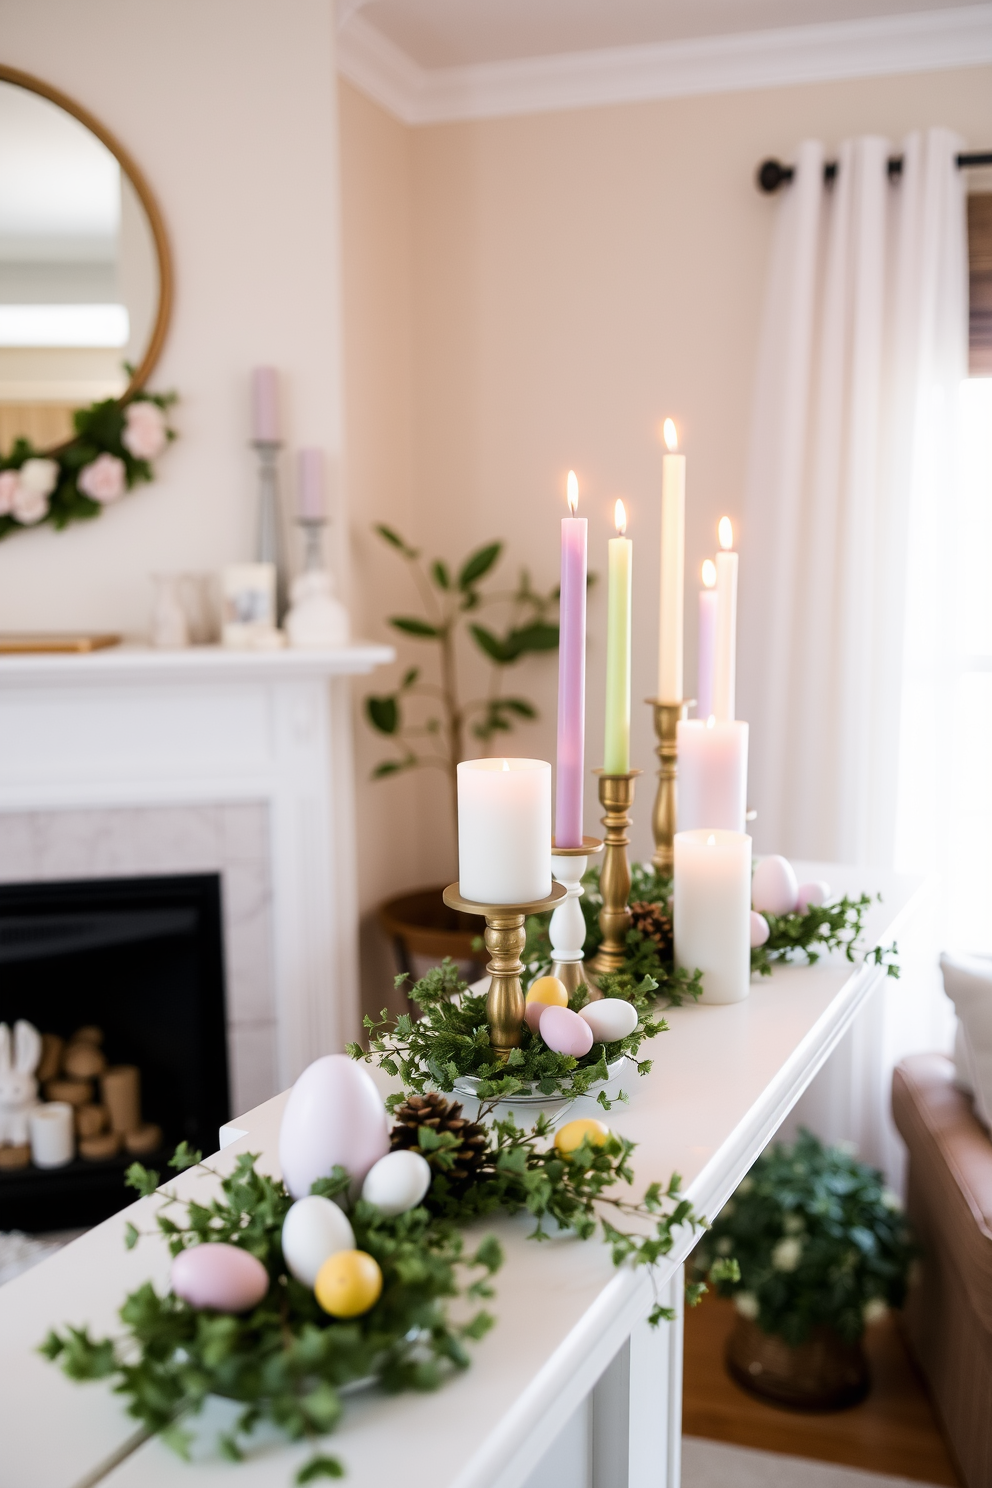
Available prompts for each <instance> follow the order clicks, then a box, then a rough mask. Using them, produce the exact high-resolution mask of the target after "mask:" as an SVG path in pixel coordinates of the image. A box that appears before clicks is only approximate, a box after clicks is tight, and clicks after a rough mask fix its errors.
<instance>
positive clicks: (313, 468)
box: [296, 449, 325, 522]
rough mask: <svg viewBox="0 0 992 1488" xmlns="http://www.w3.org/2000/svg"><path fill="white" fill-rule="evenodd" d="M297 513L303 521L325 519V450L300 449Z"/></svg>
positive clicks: (321, 520) (320, 520)
mask: <svg viewBox="0 0 992 1488" xmlns="http://www.w3.org/2000/svg"><path fill="white" fill-rule="evenodd" d="M296 514H297V516H298V517H299V519H300V521H301V522H323V520H324V516H325V512H324V452H323V450H319V449H302V450H300V482H299V487H298V490H297V509H296Z"/></svg>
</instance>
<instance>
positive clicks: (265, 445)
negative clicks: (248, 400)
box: [252, 439, 288, 624]
mask: <svg viewBox="0 0 992 1488" xmlns="http://www.w3.org/2000/svg"><path fill="white" fill-rule="evenodd" d="M252 444H253V447H254V449H255V451H256V453H257V455H258V561H259V563H271V564H272V565H273V567H274V568H275V571H276V623H277V624H281V623H282V619H283V616H284V615H285V613H286V605H287V587H288V585H287V572H286V545H285V543H284V542H283V535H282V514H281V512H280V508H279V470H278V461H279V451H280V450H281V449H282V444H281V442H280V441H279V440H277V439H255V440H253V441H252Z"/></svg>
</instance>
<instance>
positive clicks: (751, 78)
mask: <svg viewBox="0 0 992 1488" xmlns="http://www.w3.org/2000/svg"><path fill="white" fill-rule="evenodd" d="M337 7H338V68H339V70H340V71H341V73H342V74H343V75H344V76H345V77H347V78H348V79H349V80H350V81H351V82H352V83H354V84H356V85H357V86H358V87H359V88H361V89H363V91H365V92H366V93H368V94H369V95H370V96H371V97H372V98H374V99H375V100H376V101H377V102H378V103H380V104H382V106H383V107H384V108H387V109H389V110H390V111H391V112H392V113H394V114H395V115H396V116H397V117H398V118H400V119H403V120H404V121H405V122H406V123H409V124H429V123H434V122H441V121H445V120H452V119H469V118H476V119H481V118H495V117H499V116H501V115H509V114H521V113H534V112H543V111H546V110H549V109H564V108H587V107H590V106H595V105H601V104H609V103H627V102H632V101H634V100H637V99H649V98H673V97H682V96H686V95H688V94H699V93H725V92H732V91H735V90H738V89H746V88H770V87H783V86H789V85H794V84H801V83H810V82H815V81H827V80H830V79H838V78H853V77H874V76H880V75H883V74H886V73H889V74H891V73H907V72H927V71H933V70H934V69H939V68H953V67H969V66H980V65H983V64H986V63H992V3H990V0H979V3H973V4H967V3H965V4H962V3H961V0H337Z"/></svg>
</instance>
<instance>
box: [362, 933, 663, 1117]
mask: <svg viewBox="0 0 992 1488" xmlns="http://www.w3.org/2000/svg"><path fill="white" fill-rule="evenodd" d="M405 981H406V978H405V977H404V976H401V977H397V979H396V983H397V986H402V985H403V983H404V982H405ZM656 985H657V984H656V983H655V982H654V981H653V980H652V979H651V977H643V978H642V979H641V980H640V981H635V980H634V978H633V977H632V976H629V975H627V974H616V975H613V976H608V977H604V978H602V980H601V983H600V990H601V991H602V992H603V995H604V996H605V997H620V998H623V999H624V1000H625V1001H627V1002H630V1003H633V1005H634V1007H635V1008H636V1009H637V1015H638V1021H637V1027H636V1028H635V1029H634V1031H633V1033H631V1034H629V1035H628V1037H627V1038H624V1039H619V1040H618V1041H617V1042H616V1043H612V1044H593V1046H592V1048H591V1049H590V1051H589V1053H588V1054H586V1055H584V1056H583V1057H582V1058H581V1059H575V1058H573V1057H572V1056H571V1055H567V1054H556V1053H555V1052H554V1051H553V1050H552V1049H549V1048H548V1047H547V1045H546V1044H545V1043H544V1042H543V1041H542V1040H541V1038H540V1037H539V1036H538V1035H536V1034H533V1033H531V1031H530V1029H529V1028H527V1027H526V1025H525V1026H524V1027H523V1028H522V1030H521V1041H520V1047H519V1048H518V1049H513V1050H511V1052H510V1056H509V1059H508V1060H507V1061H506V1063H505V1064H503V1063H500V1061H499V1060H497V1059H495V1058H494V1056H493V1051H492V1046H491V1044H490V1042H489V1024H488V1021H487V1019H486V998H485V995H484V994H483V995H479V994H476V993H473V992H470V991H469V990H468V987H467V986H466V984H465V982H463V981H461V980H460V979H459V976H458V971H457V969H456V967H455V965H454V963H453V962H452V961H450V960H445V961H444V963H443V964H442V965H441V966H435V967H432V969H431V970H430V971H429V972H428V973H427V975H426V976H425V977H422V978H421V980H420V981H419V982H417V983H416V985H415V986H414V987H413V988H412V989H411V990H410V993H409V996H410V1001H411V1002H413V1003H415V1004H416V1006H417V1007H418V1008H419V1009H420V1012H421V1016H420V1017H419V1018H414V1017H413V1016H412V1015H411V1014H409V1013H401V1014H400V1015H399V1017H398V1018H396V1019H393V1018H391V1017H390V1016H389V1014H388V1012H387V1011H386V1009H385V1008H384V1009H383V1010H382V1012H381V1014H380V1015H379V1017H378V1018H371V1017H366V1018H365V1019H364V1026H365V1028H366V1029H367V1030H368V1033H369V1049H368V1050H365V1049H364V1048H362V1046H361V1044H348V1045H347V1052H348V1053H349V1054H350V1055H351V1057H352V1058H353V1059H360V1060H366V1061H372V1060H373V1058H374V1061H375V1063H376V1064H378V1066H379V1068H380V1069H383V1070H385V1071H386V1073H387V1074H389V1075H393V1076H399V1078H400V1079H401V1080H402V1082H403V1085H404V1086H405V1087H406V1088H407V1089H408V1090H415V1091H417V1092H419V1093H421V1094H422V1093H423V1092H424V1091H425V1090H427V1089H428V1088H431V1087H433V1088H436V1089H438V1090H443V1091H445V1092H448V1091H451V1090H453V1089H454V1087H455V1081H456V1080H457V1079H458V1078H459V1077H460V1076H471V1077H473V1078H474V1079H477V1080H478V1081H479V1082H480V1083H479V1087H478V1091H477V1095H478V1098H479V1100H480V1101H483V1102H487V1101H497V1100H500V1099H503V1100H505V1099H508V1098H510V1097H512V1096H514V1095H516V1094H517V1093H518V1092H519V1091H521V1090H525V1089H528V1088H529V1087H533V1088H535V1089H536V1090H537V1091H538V1092H539V1093H540V1094H541V1095H546V1096H548V1097H552V1096H576V1095H584V1094H585V1093H586V1091H587V1090H589V1088H590V1086H592V1085H594V1084H596V1083H597V1082H598V1081H603V1080H606V1079H608V1077H609V1075H608V1070H607V1065H609V1064H611V1063H612V1062H613V1061H614V1060H615V1059H619V1058H620V1056H621V1055H624V1054H625V1055H627V1057H628V1058H629V1059H631V1060H632V1061H633V1062H634V1064H635V1065H636V1066H637V1073H638V1074H639V1075H646V1074H647V1073H648V1071H649V1070H650V1069H651V1061H650V1060H649V1059H639V1058H638V1053H639V1051H640V1047H641V1044H642V1043H643V1042H644V1041H645V1039H650V1038H654V1037H655V1035H656V1034H659V1033H664V1032H666V1031H667V1028H668V1024H667V1023H665V1022H664V1020H661V1021H656V1020H655V1018H654V1017H653V1014H652V1009H653V1006H654V993H655V990H656ZM588 1000H589V998H588V994H587V992H586V989H585V987H584V986H582V987H580V988H579V990H578V992H577V993H576V994H575V995H574V996H573V997H572V998H570V1000H569V1007H570V1008H572V1009H573V1011H575V1012H577V1011H578V1010H579V1009H580V1008H582V1007H584V1006H585V1005H586V1003H587V1002H588ZM621 1098H622V1099H626V1096H622V1097H621ZM400 1099H401V1097H399V1096H397V1097H393V1102H394V1104H395V1103H396V1102H398V1101H399V1100H400ZM597 1099H598V1101H599V1103H600V1105H601V1106H602V1107H603V1108H604V1110H607V1111H608V1110H609V1109H610V1107H611V1105H612V1102H611V1101H610V1100H609V1099H608V1098H607V1096H606V1092H605V1091H604V1090H601V1091H600V1092H599V1095H598V1097H597Z"/></svg>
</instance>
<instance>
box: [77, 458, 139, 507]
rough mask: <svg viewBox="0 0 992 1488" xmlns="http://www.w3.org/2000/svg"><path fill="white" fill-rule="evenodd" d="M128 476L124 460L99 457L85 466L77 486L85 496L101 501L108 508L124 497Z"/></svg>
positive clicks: (80, 473)
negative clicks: (109, 504) (110, 504)
mask: <svg viewBox="0 0 992 1488" xmlns="http://www.w3.org/2000/svg"><path fill="white" fill-rule="evenodd" d="M126 476H127V471H126V470H125V467H124V461H123V460H119V459H118V458H117V456H116V455H107V454H103V455H97V457H96V459H95V460H94V461H92V463H91V464H89V465H84V466H83V468H82V470H81V471H80V472H79V478H78V480H77V481H76V485H77V486H78V487H79V489H80V490H81V491H82V493H83V495H84V496H89V497H91V498H92V499H93V500H94V501H99V503H100V505H101V506H107V505H108V503H109V502H111V501H119V500H120V498H121V497H122V496H123V495H124V492H125V491H126V490H127V480H126Z"/></svg>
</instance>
